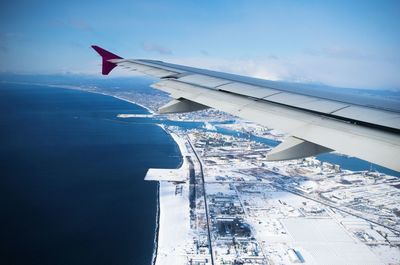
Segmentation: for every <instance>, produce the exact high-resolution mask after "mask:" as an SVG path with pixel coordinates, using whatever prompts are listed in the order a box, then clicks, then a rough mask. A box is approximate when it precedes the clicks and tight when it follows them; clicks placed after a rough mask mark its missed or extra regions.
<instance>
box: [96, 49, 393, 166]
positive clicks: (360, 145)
mask: <svg viewBox="0 0 400 265" xmlns="http://www.w3.org/2000/svg"><path fill="white" fill-rule="evenodd" d="M92 47H93V48H94V49H95V50H96V51H97V52H98V53H99V54H100V55H101V56H102V58H103V71H102V73H103V74H104V75H107V74H108V73H109V72H110V71H111V70H112V69H113V68H114V67H116V66H121V67H123V68H126V69H129V70H134V71H138V72H141V73H143V74H146V75H150V76H153V77H157V78H160V79H161V81H160V82H157V83H155V84H153V85H152V87H154V88H156V89H159V90H162V91H165V92H167V93H169V94H170V96H171V97H172V98H173V100H172V101H171V102H170V103H168V104H167V105H166V106H163V107H162V108H160V112H161V113H178V112H189V111H196V110H200V109H205V108H216V109H219V110H221V111H225V112H227V113H230V114H232V115H236V116H238V117H241V118H244V119H248V120H251V121H254V122H256V123H259V124H261V125H264V126H266V127H269V128H274V129H278V130H281V131H283V132H286V133H288V134H289V135H290V137H289V138H288V139H287V140H286V141H284V142H283V143H281V144H280V145H279V146H277V147H276V148H275V149H273V150H272V151H271V152H270V153H269V154H268V159H269V160H287V159H296V158H303V157H307V156H312V155H317V154H319V153H323V152H330V151H333V150H336V151H338V152H340V153H343V154H346V155H350V156H356V157H359V158H361V159H364V160H367V161H370V162H373V163H376V164H379V165H382V166H385V167H387V168H390V169H393V170H396V171H400V162H399V159H400V110H399V109H397V107H398V106H397V105H396V104H393V103H392V102H391V104H385V105H382V104H381V106H375V105H373V103H368V104H366V105H362V104H357V103H353V102H349V101H347V100H339V99H338V98H335V97H333V98H332V97H329V95H328V96H324V95H323V96H320V95H319V94H318V93H314V94H310V93H309V94H307V93H303V90H302V89H301V88H300V89H296V90H294V89H293V88H291V87H290V85H288V86H285V83H275V82H272V81H266V80H265V82H260V81H264V80H260V79H252V78H248V77H241V76H237V75H231V74H226V73H220V72H214V71H209V70H204V69H198V68H192V67H187V66H182V65H175V64H169V63H164V62H161V61H153V60H140V59H123V58H121V57H119V56H117V55H115V54H113V53H110V52H108V51H106V50H104V49H102V48H100V47H98V46H92ZM382 106H383V107H382Z"/></svg>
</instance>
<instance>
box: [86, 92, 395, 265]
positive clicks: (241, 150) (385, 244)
mask: <svg viewBox="0 0 400 265" xmlns="http://www.w3.org/2000/svg"><path fill="white" fill-rule="evenodd" d="M79 89H83V90H86V91H91V92H95V93H102V94H106V95H111V96H114V97H117V98H119V99H122V100H126V101H129V102H132V103H135V104H139V105H141V106H143V107H145V108H146V109H147V110H148V111H149V114H145V115H143V114H129V113H121V114H119V115H118V117H117V118H118V119H124V121H129V120H130V119H132V120H135V119H151V120H152V122H154V123H155V124H158V125H160V126H161V127H162V129H163V130H164V131H166V132H167V133H168V134H170V135H171V136H172V138H173V139H174V141H175V142H176V143H177V145H178V147H179V149H180V152H181V155H182V163H181V166H180V167H179V168H178V169H149V171H148V172H147V175H146V177H145V180H146V181H157V182H158V183H159V210H158V220H159V221H158V229H157V230H158V231H157V237H156V250H155V255H154V258H153V263H154V264H156V265H163V264H191V265H194V264H196V265H206V264H207V265H208V264H212V265H214V264H215V265H217V264H218V265H219V264H221V265H222V264H231V265H236V264H243V265H244V264H363V265H364V264H388V265H389V264H400V208H399V205H400V190H399V189H400V179H399V178H398V176H392V175H390V174H385V173H381V172H379V171H376V170H374V169H373V168H372V166H371V168H366V169H363V170H353V169H348V168H343V167H342V166H341V165H340V164H338V163H335V162H331V161H327V160H329V159H319V158H316V157H310V158H305V159H298V160H290V161H279V162H269V161H267V160H266V155H267V154H268V152H269V151H270V150H271V149H272V147H273V146H274V145H276V144H277V143H279V142H280V141H283V140H284V138H285V135H284V134H281V133H280V132H277V131H274V130H271V129H268V128H264V127H262V126H259V125H257V124H254V123H251V122H246V121H243V120H240V119H237V118H235V117H233V116H230V115H227V114H225V113H222V112H219V111H216V110H205V111H199V112H194V113H183V114H171V115H158V114H157V109H158V108H159V107H160V106H162V105H163V104H165V103H166V102H168V97H167V96H166V95H164V94H155V95H153V94H151V95H149V94H146V93H134V92H131V91H128V90H118V91H117V92H115V90H108V89H102V88H99V87H95V86H93V87H84V88H81V87H80V88H79ZM110 91H111V92H110ZM190 122H192V123H193V122H196V126H189V125H187V124H188V123H190ZM199 124H200V125H199ZM333 155H334V156H335V157H336V158H340V159H343V160H346V159H351V158H347V157H344V156H342V155H340V154H333ZM322 160H324V161H322Z"/></svg>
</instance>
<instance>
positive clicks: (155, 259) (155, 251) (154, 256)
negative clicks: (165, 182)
mask: <svg viewBox="0 0 400 265" xmlns="http://www.w3.org/2000/svg"><path fill="white" fill-rule="evenodd" d="M156 215H157V216H156V227H155V229H154V234H155V235H154V249H153V257H152V258H151V264H152V265H156V262H157V251H158V235H159V233H160V182H158V183H157V211H156Z"/></svg>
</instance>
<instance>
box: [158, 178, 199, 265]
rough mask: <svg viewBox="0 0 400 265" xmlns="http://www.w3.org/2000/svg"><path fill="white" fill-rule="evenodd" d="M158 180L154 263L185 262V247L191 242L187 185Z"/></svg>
mask: <svg viewBox="0 0 400 265" xmlns="http://www.w3.org/2000/svg"><path fill="white" fill-rule="evenodd" d="M176 187H177V185H175V184H173V183H170V182H165V181H161V182H160V198H159V202H160V213H159V231H158V249H157V258H156V263H155V264H156V265H164V264H165V265H170V264H174V265H175V264H176V265H179V264H186V263H187V261H188V260H187V255H186V254H187V253H186V249H188V248H190V245H191V244H192V240H191V239H192V236H191V231H190V220H189V218H190V213H189V210H190V209H189V203H188V201H189V199H188V186H187V185H182V186H181V187H182V190H181V192H177V188H176Z"/></svg>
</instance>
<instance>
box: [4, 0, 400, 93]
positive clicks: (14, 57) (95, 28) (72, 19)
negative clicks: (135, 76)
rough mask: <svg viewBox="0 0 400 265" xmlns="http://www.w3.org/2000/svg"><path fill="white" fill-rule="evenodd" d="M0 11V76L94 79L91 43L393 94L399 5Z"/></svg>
mask: <svg viewBox="0 0 400 265" xmlns="http://www.w3.org/2000/svg"><path fill="white" fill-rule="evenodd" d="M0 5H1V6H0V56H1V61H0V71H1V72H18V73H88V74H96V73H98V72H99V66H98V64H99V58H98V57H97V55H96V54H95V53H94V52H92V50H91V49H90V48H89V47H90V45H91V44H97V45H99V46H102V47H104V48H106V49H110V50H111V51H113V52H115V53H117V54H119V55H121V56H122V57H130V58H150V59H160V60H164V61H169V62H175V63H181V64H187V65H192V66H198V67H205V68H211V69H215V70H221V71H228V72H233V73H238V74H244V75H251V76H257V77H262V78H267V79H272V80H287V81H294V82H313V83H324V84H329V85H336V86H348V87H360V88H384V89H400V71H399V70H400V19H399V18H400V1H368V0H364V1H133V0H127V1H83V0H81V1H75V0H71V1H54V0H53V1H40V0H38V1H21V0H14V1H1V4H0ZM115 74H124V72H123V71H117V72H116V73H115Z"/></svg>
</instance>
